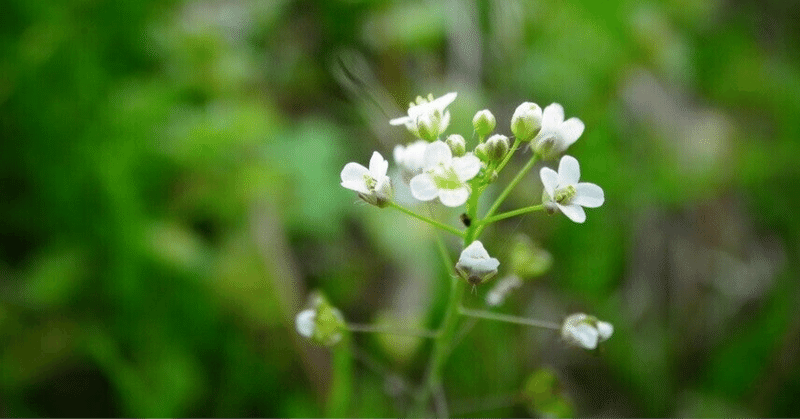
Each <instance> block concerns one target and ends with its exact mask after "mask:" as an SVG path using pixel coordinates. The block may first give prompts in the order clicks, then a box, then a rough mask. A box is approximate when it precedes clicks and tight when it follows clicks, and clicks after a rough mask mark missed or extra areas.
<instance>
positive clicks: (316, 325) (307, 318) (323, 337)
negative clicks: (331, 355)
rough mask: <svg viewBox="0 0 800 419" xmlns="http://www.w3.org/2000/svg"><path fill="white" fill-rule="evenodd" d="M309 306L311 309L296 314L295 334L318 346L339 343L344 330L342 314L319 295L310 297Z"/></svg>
mask: <svg viewBox="0 0 800 419" xmlns="http://www.w3.org/2000/svg"><path fill="white" fill-rule="evenodd" d="M311 305H312V308H309V309H306V310H303V311H301V312H300V313H298V314H297V317H296V318H295V327H296V329H297V333H299V334H300V335H301V336H303V337H306V338H309V339H311V340H312V341H314V342H316V343H318V344H320V345H325V346H333V345H336V344H337V343H339V341H341V340H342V336H343V333H344V331H345V330H346V326H345V321H344V316H342V313H341V312H340V311H339V310H338V309H336V308H335V307H333V306H331V305H330V304H329V303H328V301H327V300H326V299H325V297H324V296H323V295H322V294H319V293H316V294H315V295H313V296H312V297H311Z"/></svg>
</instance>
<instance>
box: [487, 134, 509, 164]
mask: <svg viewBox="0 0 800 419" xmlns="http://www.w3.org/2000/svg"><path fill="white" fill-rule="evenodd" d="M486 145H487V147H488V149H487V152H488V156H489V159H491V160H494V161H500V160H503V157H505V156H506V153H508V148H509V144H508V137H506V136H505V135H500V134H495V135H492V136H491V137H489V139H488V140H486Z"/></svg>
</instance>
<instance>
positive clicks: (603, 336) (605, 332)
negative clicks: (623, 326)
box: [597, 321, 614, 342]
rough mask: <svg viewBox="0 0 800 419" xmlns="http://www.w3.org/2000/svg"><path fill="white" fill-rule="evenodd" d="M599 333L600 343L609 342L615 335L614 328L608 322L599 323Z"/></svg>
mask: <svg viewBox="0 0 800 419" xmlns="http://www.w3.org/2000/svg"><path fill="white" fill-rule="evenodd" d="M597 333H598V335H599V337H600V342H602V341H604V340H607V339H608V338H610V337H611V335H612V334H613V333H614V326H612V325H611V323H608V322H601V321H598V322H597Z"/></svg>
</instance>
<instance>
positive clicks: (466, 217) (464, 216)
mask: <svg viewBox="0 0 800 419" xmlns="http://www.w3.org/2000/svg"><path fill="white" fill-rule="evenodd" d="M461 222H462V223H464V227H469V226H470V225H472V218H469V215H467V213H466V212H465V213H463V214H461Z"/></svg>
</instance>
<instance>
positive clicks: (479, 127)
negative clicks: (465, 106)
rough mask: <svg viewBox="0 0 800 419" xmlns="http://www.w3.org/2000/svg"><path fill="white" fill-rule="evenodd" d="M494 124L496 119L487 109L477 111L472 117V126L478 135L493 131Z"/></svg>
mask: <svg viewBox="0 0 800 419" xmlns="http://www.w3.org/2000/svg"><path fill="white" fill-rule="evenodd" d="M496 124H497V121H496V120H495V119H494V115H492V112H491V111H489V110H488V109H484V110H482V111H478V112H477V113H476V114H475V117H473V118H472V126H473V127H474V128H475V132H476V133H478V135H480V136H484V135H489V133H490V132H492V131H494V127H495V125H496Z"/></svg>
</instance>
